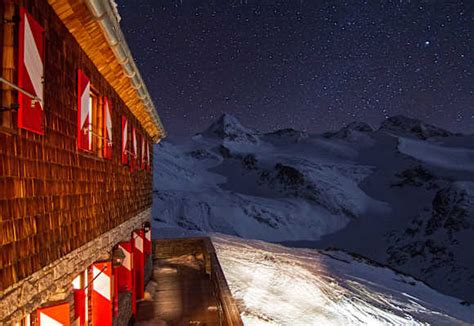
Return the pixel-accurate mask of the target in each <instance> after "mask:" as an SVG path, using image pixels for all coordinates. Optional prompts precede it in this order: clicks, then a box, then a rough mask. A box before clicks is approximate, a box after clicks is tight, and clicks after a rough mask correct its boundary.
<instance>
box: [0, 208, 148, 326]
mask: <svg viewBox="0 0 474 326" xmlns="http://www.w3.org/2000/svg"><path fill="white" fill-rule="evenodd" d="M150 219H151V208H149V209H147V210H145V211H143V212H141V213H140V214H138V215H136V216H135V217H133V218H131V219H129V220H128V221H126V222H125V223H122V224H120V225H119V226H117V227H116V228H114V229H112V230H110V231H108V232H106V233H104V234H102V235H101V236H100V237H98V238H96V239H94V240H92V241H90V242H88V243H87V244H85V245H84V246H82V247H80V248H78V249H76V250H74V251H72V252H70V253H69V254H67V255H66V256H63V257H62V258H60V259H58V260H56V261H54V262H53V263H51V264H49V265H48V266H46V267H44V268H43V269H41V270H39V271H38V272H35V273H34V274H32V275H30V276H28V277H27V278H25V279H23V280H21V281H20V282H17V283H15V284H14V285H12V286H11V287H9V288H7V289H5V290H4V291H2V292H0V325H5V326H6V325H11V324H13V323H14V322H16V321H18V320H20V319H21V318H22V317H23V316H25V315H27V314H29V313H32V312H33V311H35V310H36V309H37V308H38V307H40V306H41V305H43V304H46V303H48V302H53V301H59V300H62V301H70V298H71V292H72V285H71V283H72V280H73V279H74V278H75V277H76V276H77V274H79V273H80V272H82V271H84V270H85V269H86V268H87V267H88V266H90V265H91V264H92V263H94V262H95V261H98V260H105V259H109V258H110V253H111V251H112V247H113V246H115V245H116V244H117V243H118V242H120V241H124V240H126V239H129V238H130V234H131V232H132V231H133V230H134V229H137V228H140V227H141V226H142V224H143V223H144V222H146V221H150ZM71 317H72V318H73V317H74V316H72V315H71Z"/></svg>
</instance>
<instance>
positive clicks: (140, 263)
mask: <svg viewBox="0 0 474 326" xmlns="http://www.w3.org/2000/svg"><path fill="white" fill-rule="evenodd" d="M144 237H145V234H144V232H143V230H137V231H133V239H134V248H133V249H134V250H133V269H134V272H135V286H136V290H135V291H136V297H137V299H143V296H144V293H145V255H144V241H143V239H144Z"/></svg>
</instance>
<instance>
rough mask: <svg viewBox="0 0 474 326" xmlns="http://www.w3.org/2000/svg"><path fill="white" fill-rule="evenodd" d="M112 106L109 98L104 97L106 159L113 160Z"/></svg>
mask: <svg viewBox="0 0 474 326" xmlns="http://www.w3.org/2000/svg"><path fill="white" fill-rule="evenodd" d="M111 110H112V105H111V103H110V101H109V99H108V98H107V97H104V127H103V140H104V144H103V147H104V157H105V158H106V159H112V111H111Z"/></svg>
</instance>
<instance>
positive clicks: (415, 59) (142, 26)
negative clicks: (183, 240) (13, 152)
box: [118, 0, 474, 135]
mask: <svg viewBox="0 0 474 326" xmlns="http://www.w3.org/2000/svg"><path fill="white" fill-rule="evenodd" d="M118 4H119V12H120V15H121V17H122V20H121V22H120V24H121V26H122V29H123V31H124V33H125V36H126V38H127V42H128V44H129V46H130V48H131V50H132V53H133V55H134V58H135V60H136V62H137V64H138V66H139V69H140V71H141V73H142V75H143V78H144V79H145V82H146V83H147V86H148V89H149V91H150V93H151V95H152V97H153V99H154V102H155V105H156V107H157V108H158V112H159V114H160V116H161V118H162V120H163V123H164V125H165V128H166V129H167V131H168V133H169V134H170V135H186V134H193V133H195V132H198V131H201V130H203V129H204V128H206V127H207V126H208V125H209V124H210V123H211V122H212V121H213V120H215V119H216V118H217V117H218V116H220V115H221V114H222V113H231V114H234V115H236V116H237V117H238V118H239V119H240V120H241V121H242V123H243V124H244V125H246V126H249V127H253V128H256V129H258V130H260V131H268V130H274V129H278V128H287V127H293V128H295V129H300V130H305V131H308V132H322V131H327V130H334V129H339V128H340V127H341V126H343V125H344V124H347V123H349V122H351V121H354V120H359V121H365V122H367V123H369V124H371V125H373V126H378V124H379V123H380V122H381V121H382V120H383V119H385V118H386V117H388V116H392V115H396V114H405V115H408V116H412V117H415V118H420V119H422V120H424V121H426V122H429V123H432V124H436V125H439V126H441V127H445V128H448V129H450V130H453V131H458V132H464V133H474V76H473V70H474V65H473V61H474V54H473V48H474V46H473V39H472V38H473V33H474V1H458V0H452V1H407V0H396V1H388V0H387V1H356V0H354V1H335V0H333V1H318V0H311V1H310V0H304V1H303V0H286V1H283V0H282V1H278V0H254V1H252V0H247V1H245V0H233V1H232V0H201V1H198V0H178V1H174V0H167V1H164V0H139V1H138V0H135V1H130V0H128V1H125V0H120V1H118Z"/></svg>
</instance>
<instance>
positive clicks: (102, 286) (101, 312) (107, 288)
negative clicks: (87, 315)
mask: <svg viewBox="0 0 474 326" xmlns="http://www.w3.org/2000/svg"><path fill="white" fill-rule="evenodd" d="M91 268H92V284H91V285H92V286H91V288H92V291H91V305H92V326H96V325H97V326H102V325H112V263H111V262H109V261H107V262H100V263H95V264H92V266H91Z"/></svg>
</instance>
